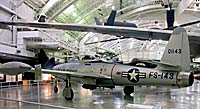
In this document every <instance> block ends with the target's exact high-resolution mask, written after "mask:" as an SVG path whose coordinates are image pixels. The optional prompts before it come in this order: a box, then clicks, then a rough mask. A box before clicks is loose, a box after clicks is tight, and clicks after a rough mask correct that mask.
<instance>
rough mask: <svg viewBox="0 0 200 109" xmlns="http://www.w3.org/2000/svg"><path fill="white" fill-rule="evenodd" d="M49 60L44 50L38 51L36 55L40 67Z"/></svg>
mask: <svg viewBox="0 0 200 109" xmlns="http://www.w3.org/2000/svg"><path fill="white" fill-rule="evenodd" d="M48 60H49V57H48V56H47V55H46V53H45V51H44V49H40V52H39V53H38V63H39V64H42V67H43V66H44V64H45V63H46V62H47V61H48Z"/></svg>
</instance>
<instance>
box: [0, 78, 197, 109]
mask: <svg viewBox="0 0 200 109" xmlns="http://www.w3.org/2000/svg"><path fill="white" fill-rule="evenodd" d="M72 86H73V89H74V94H75V96H74V99H73V101H66V100H65V99H64V98H63V97H62V93H61V90H59V93H58V94H55V93H53V90H52V89H53V85H52V84H51V83H47V84H43V85H39V89H40V90H38V86H37V85H32V86H20V87H10V88H2V89H0V109H39V108H40V109H55V108H58V109H62V108H65V109H66V108H67V109H68V108H69V109H70V108H75V109H116V108H120V109H138V108H139V109H140V108H141V109H144V108H153V109H159V108H162V109H200V83H199V82H198V81H195V83H194V85H193V86H191V87H188V88H183V89H171V90H170V89H167V88H161V87H144V86H143V87H135V93H134V94H133V95H132V96H133V97H130V96H124V94H123V91H122V90H123V87H116V88H115V89H113V90H111V89H104V90H103V89H97V90H93V91H90V90H86V89H83V88H82V87H81V84H77V83H72ZM59 88H61V89H62V88H64V84H61V83H60V84H59ZM38 92H39V96H40V97H39V98H38Z"/></svg>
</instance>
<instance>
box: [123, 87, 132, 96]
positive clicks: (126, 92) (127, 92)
mask: <svg viewBox="0 0 200 109" xmlns="http://www.w3.org/2000/svg"><path fill="white" fill-rule="evenodd" d="M133 92H134V86H124V93H125V94H126V95H130V94H131V93H133Z"/></svg>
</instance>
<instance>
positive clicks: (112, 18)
mask: <svg viewBox="0 0 200 109" xmlns="http://www.w3.org/2000/svg"><path fill="white" fill-rule="evenodd" d="M116 14H117V11H115V10H112V11H111V13H110V15H109V17H108V19H107V22H106V23H102V22H101V21H100V20H99V19H98V18H96V17H95V18H94V19H95V22H96V24H97V25H105V26H121V27H134V28H137V26H136V24H134V23H129V22H125V21H124V22H116V21H115V17H116Z"/></svg>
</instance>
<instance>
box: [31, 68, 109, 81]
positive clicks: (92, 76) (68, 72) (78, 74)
mask: <svg viewBox="0 0 200 109" xmlns="http://www.w3.org/2000/svg"><path fill="white" fill-rule="evenodd" d="M32 70H34V69H32ZM41 70H42V73H46V74H53V75H56V74H58V75H71V76H72V77H91V78H105V79H111V77H110V76H106V75H102V74H99V75H98V74H96V73H81V72H70V71H59V70H48V69H41Z"/></svg>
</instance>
